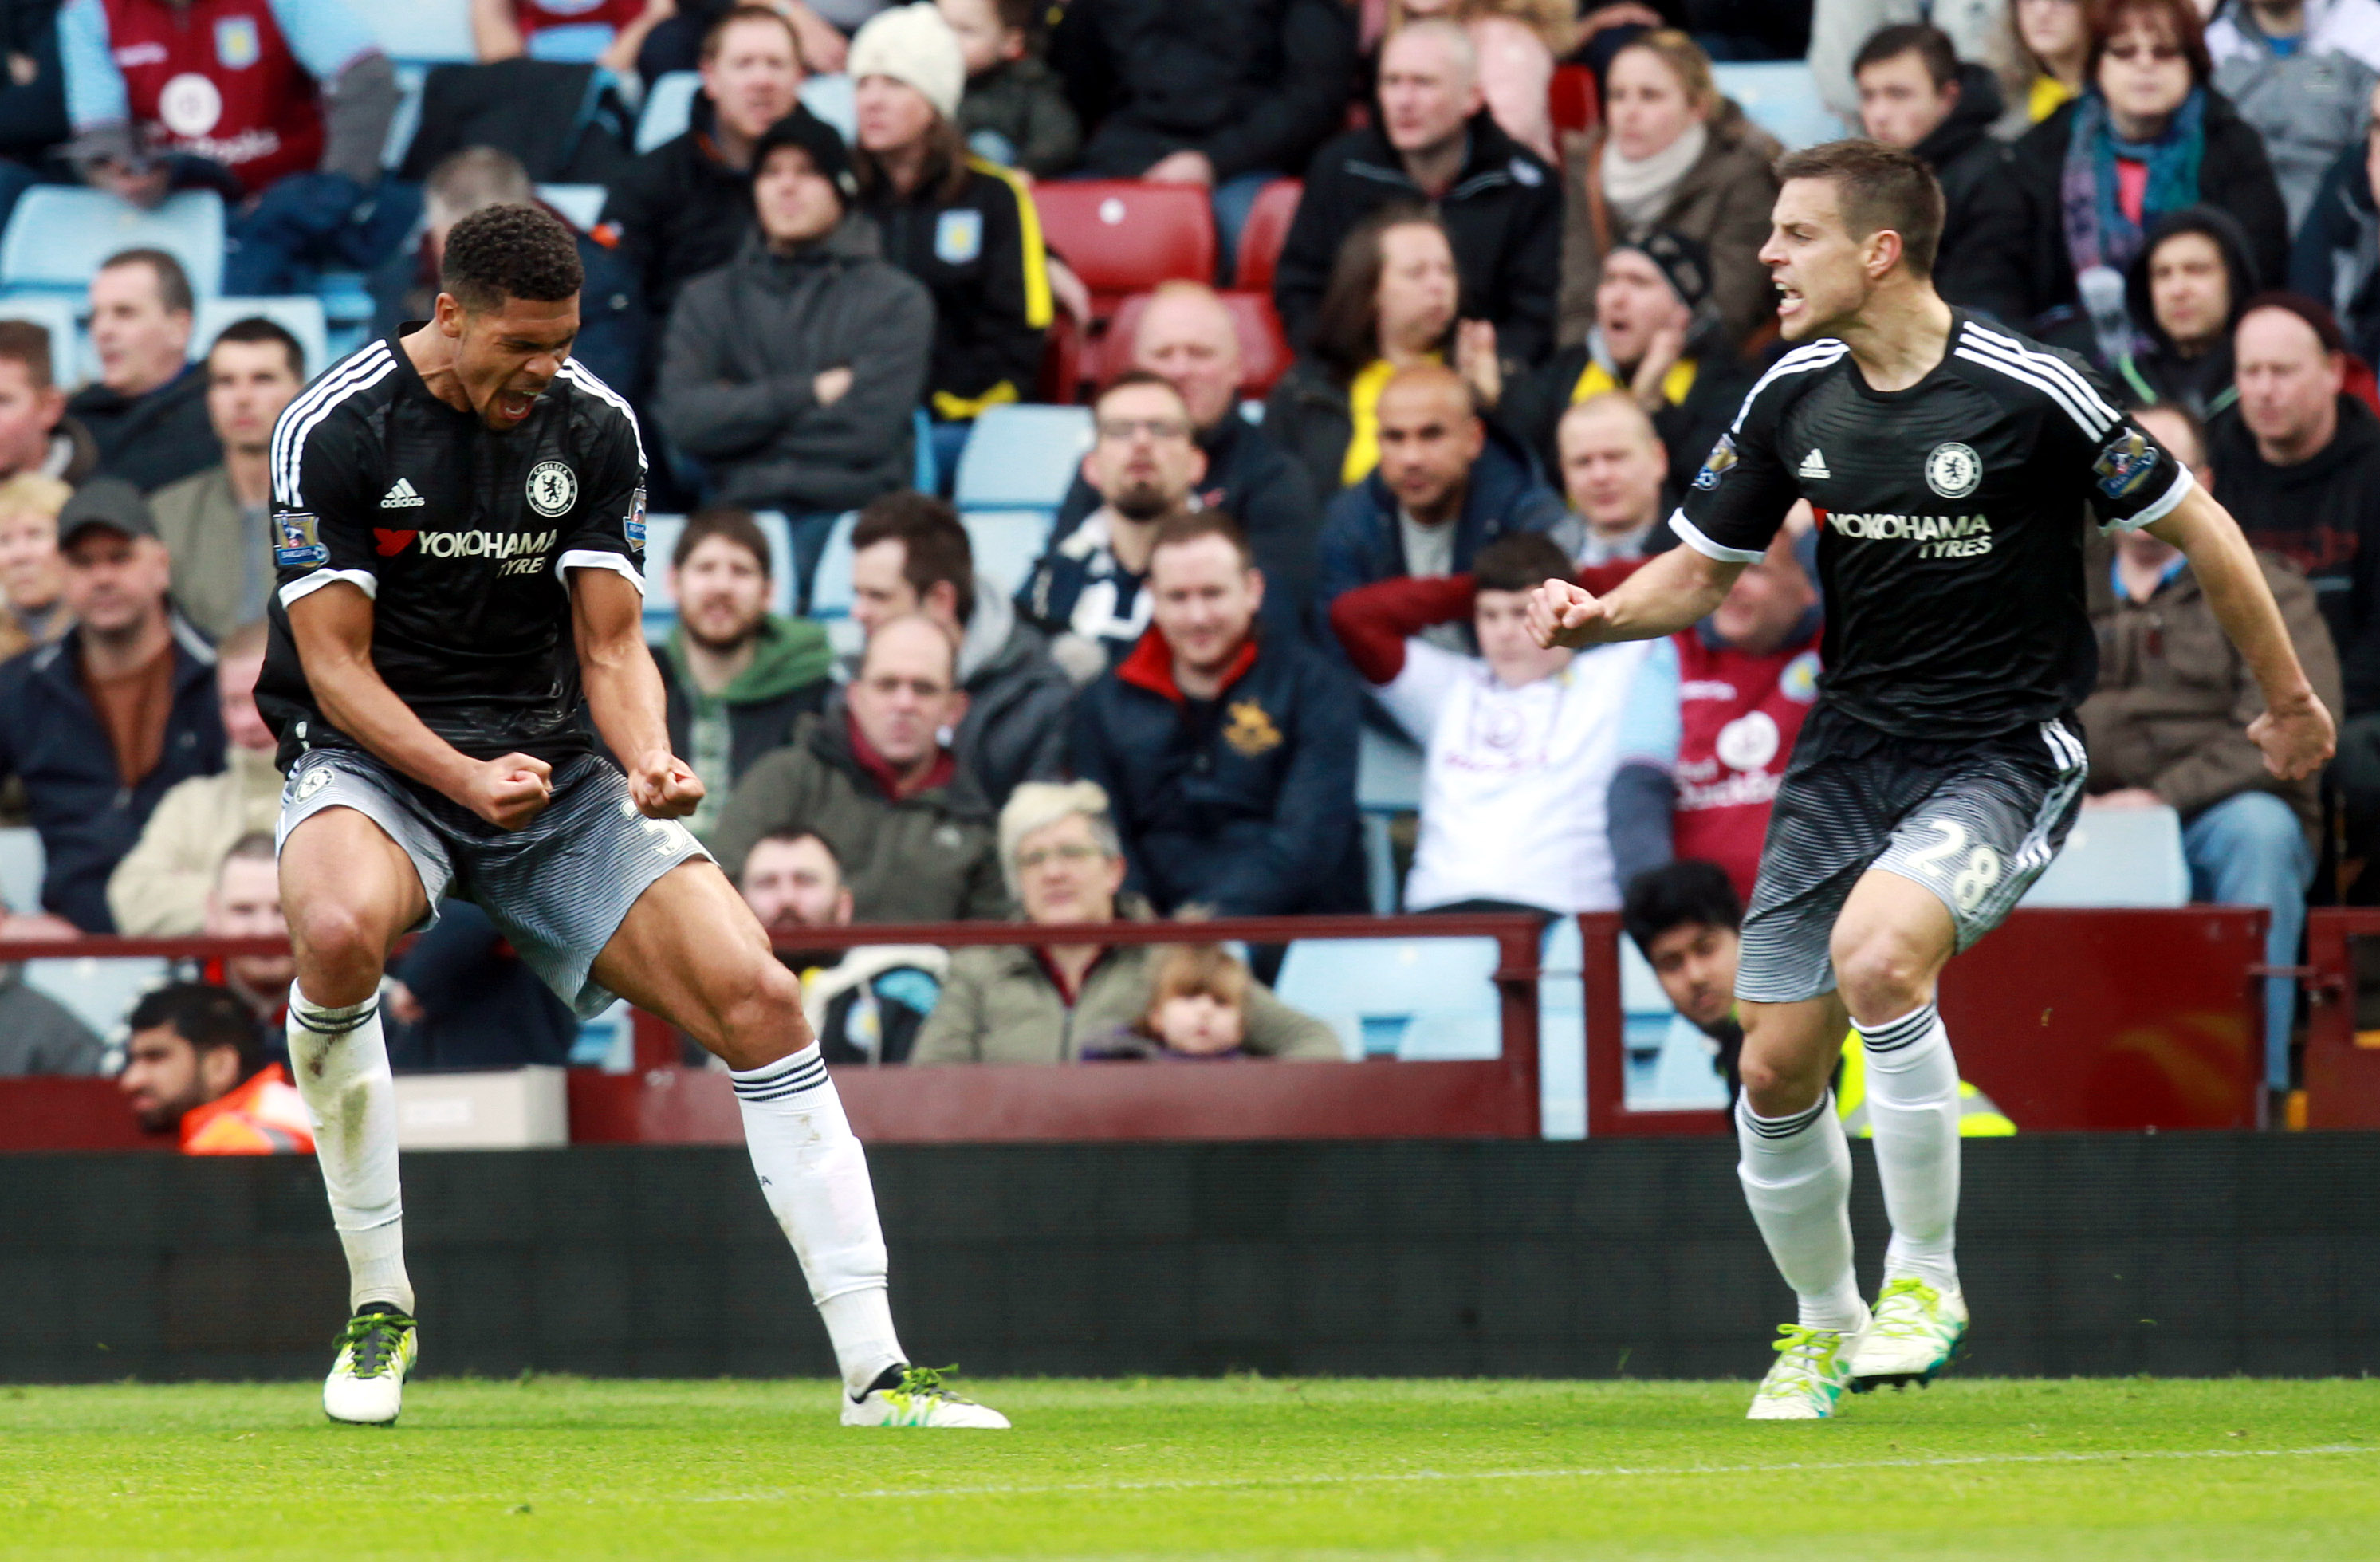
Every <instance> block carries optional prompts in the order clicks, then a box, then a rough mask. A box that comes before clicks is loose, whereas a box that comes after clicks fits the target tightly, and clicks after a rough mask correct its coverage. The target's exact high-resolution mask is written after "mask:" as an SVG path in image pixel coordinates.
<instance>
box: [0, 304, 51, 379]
mask: <svg viewBox="0 0 2380 1562" xmlns="http://www.w3.org/2000/svg"><path fill="white" fill-rule="evenodd" d="M0 362H6V363H21V364H23V365H24V366H25V378H27V379H28V380H30V381H32V382H33V389H35V390H37V391H46V390H48V389H49V388H50V387H51V386H53V385H55V384H56V383H57V369H56V365H55V361H54V360H53V359H52V358H51V357H50V332H49V328H48V327H47V326H42V325H35V324H34V323H33V322H32V321H30V320H0Z"/></svg>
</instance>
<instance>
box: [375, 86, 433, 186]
mask: <svg viewBox="0 0 2380 1562" xmlns="http://www.w3.org/2000/svg"><path fill="white" fill-rule="evenodd" d="M429 79H430V72H429V70H428V68H427V67H422V66H418V65H400V66H398V67H396V92H397V98H396V113H395V114H394V115H390V116H389V121H388V139H386V140H384V141H383V142H381V145H380V165H381V167H382V168H383V170H384V171H386V172H388V173H391V174H394V173H395V172H396V171H397V169H399V168H401V167H403V166H404V165H405V154H406V151H407V149H409V148H410V147H411V146H412V145H413V133H414V132H415V131H416V130H418V129H419V128H420V127H421V90H422V88H423V86H424V85H425V84H426V83H427V82H428V81H429Z"/></svg>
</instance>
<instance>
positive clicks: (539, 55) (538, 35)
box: [407, 0, 619, 65]
mask: <svg viewBox="0 0 2380 1562" xmlns="http://www.w3.org/2000/svg"><path fill="white" fill-rule="evenodd" d="M413 3H414V0H407V4H413ZM617 36H619V34H618V33H617V32H615V31H614V30H613V28H612V26H611V24H610V23H608V22H573V23H571V24H569V25H568V26H565V27H545V28H540V29H539V30H537V31H535V32H532V33H530V34H529V37H528V57H529V58H530V59H533V60H547V61H550V62H552V63H553V64H554V65H593V64H594V63H595V62H596V61H598V60H600V59H601V58H602V57H603V51H604V50H606V49H608V48H610V47H611V46H612V40H613V38H616V37H617Z"/></svg>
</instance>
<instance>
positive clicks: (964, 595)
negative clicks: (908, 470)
mask: <svg viewBox="0 0 2380 1562" xmlns="http://www.w3.org/2000/svg"><path fill="white" fill-rule="evenodd" d="M880 542H897V543H899V544H900V545H901V578H902V579H903V580H905V581H907V582H908V583H909V589H910V590H912V591H915V592H916V593H917V600H918V601H919V602H921V603H922V602H923V601H924V600H925V599H926V593H927V592H929V591H930V590H932V589H933V588H934V587H936V586H939V585H941V584H942V583H943V582H945V581H947V582H949V583H950V587H951V591H952V594H953V598H954V601H953V607H954V608H955V609H956V610H957V611H958V615H959V622H960V623H961V624H965V623H966V622H967V621H968V620H970V619H972V618H974V617H975V549H974V547H973V546H972V545H971V544H970V543H969V542H968V541H967V534H966V527H964V526H961V525H960V524H959V513H958V512H957V511H956V510H953V509H952V508H951V506H950V505H949V504H948V503H946V502H944V501H942V500H940V499H936V498H935V497H934V496H933V495H932V494H929V493H919V492H917V490H914V489H904V490H900V491H899V492H897V493H888V494H886V495H884V496H883V497H882V498H881V499H875V500H871V501H869V502H868V507H867V508H866V509H864V510H862V511H860V512H859V524H858V525H856V526H855V527H852V528H851V551H853V552H855V553H856V552H857V551H860V550H861V549H863V548H873V547H875V546H876V545H877V544H878V543H880Z"/></svg>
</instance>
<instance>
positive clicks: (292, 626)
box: [289, 581, 626, 829]
mask: <svg viewBox="0 0 2380 1562" xmlns="http://www.w3.org/2000/svg"><path fill="white" fill-rule="evenodd" d="M621 584H622V587H623V588H624V589H625V588H626V583H625V581H624V582H622V583H621ZM289 633H290V636H291V637H292V638H293V639H294V640H295V641H296V642H297V660H299V662H300V663H302V664H303V665H304V667H305V669H306V680H307V683H308V684H310V686H311V688H312V689H313V691H314V697H315V699H316V700H317V701H318V702H319V703H320V705H321V706H322V714H323V715H324V716H326V717H328V718H329V719H330V720H331V723H332V725H334V726H335V727H337V728H338V729H339V730H340V731H341V732H343V733H346V734H347V735H348V736H350V737H352V738H354V739H355V740H356V741H357V742H358V743H359V744H361V745H364V747H365V748H367V749H369V750H370V751H371V752H372V753H373V754H375V755H377V756H378V757H380V758H382V759H383V760H385V761H387V762H388V763H389V764H390V765H393V766H395V768H396V769H399V770H401V771H403V772H404V773H405V774H406V775H408V776H410V777H412V778H413V779H414V780H415V781H419V782H421V783H422V784H423V785H425V786H429V787H432V788H434V789H436V790H437V791H439V792H441V793H444V794H445V795H446V796H448V797H451V798H453V799H454V800H455V802H457V803H459V804H461V805H463V806H464V807H466V808H468V809H470V810H471V812H473V813H474V814H477V815H479V816H480V817H481V818H483V819H485V820H487V821H488V822H489V823H490V824H492V825H495V826H497V827H498V828H499V829H519V828H520V827H521V826H522V825H524V824H527V823H528V821H529V820H530V819H531V818H534V817H536V816H537V811H538V810H539V809H540V808H542V807H544V806H545V805H546V801H547V799H548V798H549V797H551V796H552V795H553V787H552V781H553V767H552V766H550V765H548V764H547V763H546V762H545V761H544V760H542V759H539V758H535V757H531V756H529V755H527V754H507V755H504V756H503V757H499V758H495V759H474V758H472V757H470V756H469V755H468V754H465V753H463V752H462V751H461V750H460V749H458V748H456V747H455V745H453V744H450V743H448V742H447V741H446V740H445V739H444V738H442V737H440V736H439V735H438V734H437V733H433V732H431V730H430V729H429V727H428V726H426V725H424V724H423V722H422V720H421V718H420V717H419V716H417V715H415V714H414V713H413V710H412V708H411V707H409V706H407V704H406V703H405V702H404V701H403V700H401V699H399V698H398V697H397V696H396V695H395V692H394V691H392V690H391V689H390V688H389V686H388V684H386V683H384V682H383V681H382V679H381V675H380V672H379V671H378V670H377V669H375V668H374V667H373V666H372V660H371V641H372V603H371V599H370V598H369V597H367V596H365V595H364V594H363V592H362V591H361V590H360V589H359V588H358V587H355V586H353V585H351V584H349V583H348V582H346V581H337V582H334V583H333V584H332V585H329V586H325V587H322V589H320V590H318V591H310V592H309V593H307V594H306V595H305V596H303V597H301V598H299V599H297V601H295V602H292V603H291V604H290V605H289Z"/></svg>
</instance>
